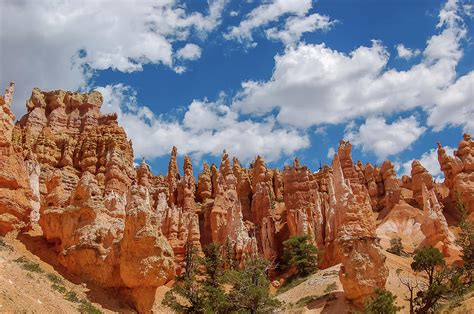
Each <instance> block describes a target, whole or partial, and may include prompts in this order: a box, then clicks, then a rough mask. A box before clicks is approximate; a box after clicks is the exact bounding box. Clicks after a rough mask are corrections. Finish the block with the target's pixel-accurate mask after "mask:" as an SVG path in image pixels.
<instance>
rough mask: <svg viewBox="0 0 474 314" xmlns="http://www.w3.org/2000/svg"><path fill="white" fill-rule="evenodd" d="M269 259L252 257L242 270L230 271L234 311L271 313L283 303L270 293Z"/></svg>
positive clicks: (229, 279) (229, 280) (231, 298)
mask: <svg viewBox="0 0 474 314" xmlns="http://www.w3.org/2000/svg"><path fill="white" fill-rule="evenodd" d="M269 268H270V265H269V263H268V261H266V260H265V259H263V258H261V257H251V258H248V259H246V260H245V261H244V266H243V268H242V269H240V270H234V271H230V272H229V274H228V282H229V284H231V285H232V290H231V291H230V293H229V299H230V301H231V303H232V305H233V311H235V312H239V313H252V314H253V313H271V312H272V311H273V310H274V309H275V308H277V307H278V306H279V305H280V304H281V303H280V302H279V301H278V300H277V299H275V298H273V297H272V296H271V295H270V293H269V287H270V281H269V280H268V277H267V272H268V270H269Z"/></svg>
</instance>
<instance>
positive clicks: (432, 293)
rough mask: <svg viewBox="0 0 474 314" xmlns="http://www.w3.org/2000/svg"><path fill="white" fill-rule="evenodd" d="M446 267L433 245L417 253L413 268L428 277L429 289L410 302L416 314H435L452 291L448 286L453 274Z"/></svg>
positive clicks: (441, 256) (418, 293)
mask: <svg viewBox="0 0 474 314" xmlns="http://www.w3.org/2000/svg"><path fill="white" fill-rule="evenodd" d="M445 266H446V263H445V261H444V258H443V255H442V254H441V252H440V251H439V250H438V249H437V248H434V247H432V246H431V245H428V246H426V247H424V248H422V249H421V250H419V251H418V252H417V253H416V255H415V257H414V258H413V262H412V263H411V268H412V269H413V270H414V271H415V272H424V273H425V274H426V275H427V277H428V287H427V289H426V290H424V291H423V290H420V291H418V292H417V294H416V297H415V299H414V300H410V302H412V303H413V304H414V305H413V308H414V309H415V313H420V314H424V313H433V312H434V311H435V309H436V307H437V305H438V301H439V300H440V299H441V298H442V297H443V295H446V294H448V292H449V291H450V289H449V285H448V284H449V278H450V274H451V272H450V271H449V270H448V269H447V268H446V267H445Z"/></svg>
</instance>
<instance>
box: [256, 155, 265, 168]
mask: <svg viewBox="0 0 474 314" xmlns="http://www.w3.org/2000/svg"><path fill="white" fill-rule="evenodd" d="M253 167H254V169H259V168H260V169H265V170H267V165H266V163H265V159H263V157H262V156H260V155H258V156H257V158H256V159H255V162H254V165H253ZM254 171H255V170H254Z"/></svg>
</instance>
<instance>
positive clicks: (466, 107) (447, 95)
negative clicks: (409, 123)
mask: <svg viewBox="0 0 474 314" xmlns="http://www.w3.org/2000/svg"><path fill="white" fill-rule="evenodd" d="M428 112H429V117H428V125H430V126H432V127H433V129H434V130H435V131H440V130H442V129H443V128H444V127H446V126H462V127H463V128H464V131H465V132H468V133H474V71H471V72H469V73H468V74H466V75H465V76H462V77H461V78H459V79H458V80H457V81H456V82H455V83H454V84H453V85H451V86H449V87H448V88H447V89H446V90H444V91H443V93H441V94H440V96H439V97H438V99H437V101H436V104H435V105H434V106H432V107H431V108H430V109H429V110H428Z"/></svg>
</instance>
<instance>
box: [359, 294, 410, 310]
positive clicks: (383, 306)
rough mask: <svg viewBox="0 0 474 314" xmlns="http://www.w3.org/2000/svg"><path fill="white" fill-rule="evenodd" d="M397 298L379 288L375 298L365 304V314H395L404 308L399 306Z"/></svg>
mask: <svg viewBox="0 0 474 314" xmlns="http://www.w3.org/2000/svg"><path fill="white" fill-rule="evenodd" d="M396 299H397V296H396V295H394V294H393V293H391V292H390V291H387V290H385V289H380V288H377V289H375V290H374V294H373V296H372V297H371V298H370V299H369V300H368V301H367V302H366V303H365V306H364V313H366V314H394V313H397V312H398V311H400V310H401V309H402V308H403V307H400V306H397V305H396V304H395V300H396Z"/></svg>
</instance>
